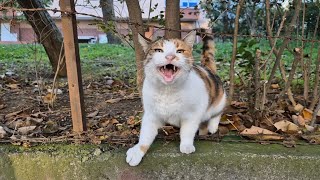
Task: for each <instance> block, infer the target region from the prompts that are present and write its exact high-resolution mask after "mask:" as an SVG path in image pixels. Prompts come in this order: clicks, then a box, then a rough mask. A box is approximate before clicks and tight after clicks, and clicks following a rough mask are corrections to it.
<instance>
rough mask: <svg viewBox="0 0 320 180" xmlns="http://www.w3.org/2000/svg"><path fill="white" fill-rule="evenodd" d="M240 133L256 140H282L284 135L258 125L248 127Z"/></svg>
mask: <svg viewBox="0 0 320 180" xmlns="http://www.w3.org/2000/svg"><path fill="white" fill-rule="evenodd" d="M240 135H242V136H247V137H249V138H251V139H256V140H282V139H283V137H282V136H280V135H279V134H278V133H275V132H272V131H269V130H267V129H263V128H260V127H257V126H252V127H251V128H247V129H245V130H243V131H242V132H241V133H240Z"/></svg>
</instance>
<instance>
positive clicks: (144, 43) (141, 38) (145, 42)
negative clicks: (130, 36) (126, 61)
mask: <svg viewBox="0 0 320 180" xmlns="http://www.w3.org/2000/svg"><path fill="white" fill-rule="evenodd" d="M138 41H139V43H140V44H141V46H142V49H143V51H144V52H145V53H146V52H147V51H148V49H149V45H150V44H151V41H150V40H149V39H148V38H146V37H144V36H143V35H141V34H140V33H139V34H138Z"/></svg>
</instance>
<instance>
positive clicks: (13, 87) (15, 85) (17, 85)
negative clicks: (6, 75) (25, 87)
mask: <svg viewBox="0 0 320 180" xmlns="http://www.w3.org/2000/svg"><path fill="white" fill-rule="evenodd" d="M6 86H7V87H9V88H10V89H19V84H6Z"/></svg>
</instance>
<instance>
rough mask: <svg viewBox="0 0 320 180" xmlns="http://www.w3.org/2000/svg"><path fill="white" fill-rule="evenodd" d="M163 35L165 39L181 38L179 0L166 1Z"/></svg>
mask: <svg viewBox="0 0 320 180" xmlns="http://www.w3.org/2000/svg"><path fill="white" fill-rule="evenodd" d="M165 18H166V19H165V27H166V31H165V35H164V37H165V38H166V39H171V38H178V39H180V38H181V33H180V30H181V25H180V0H167V1H166V16H165Z"/></svg>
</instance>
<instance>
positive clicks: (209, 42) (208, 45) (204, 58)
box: [200, 30, 217, 74]
mask: <svg viewBox="0 0 320 180" xmlns="http://www.w3.org/2000/svg"><path fill="white" fill-rule="evenodd" d="M201 31H202V32H203V30H201ZM200 37H201V38H202V41H203V46H202V54H201V64H202V65H203V66H205V67H206V68H208V69H209V70H210V71H211V73H213V74H216V71H217V66H216V63H215V61H214V54H215V51H216V48H215V43H214V41H213V37H212V36H210V35H208V34H204V33H201V34H200Z"/></svg>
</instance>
